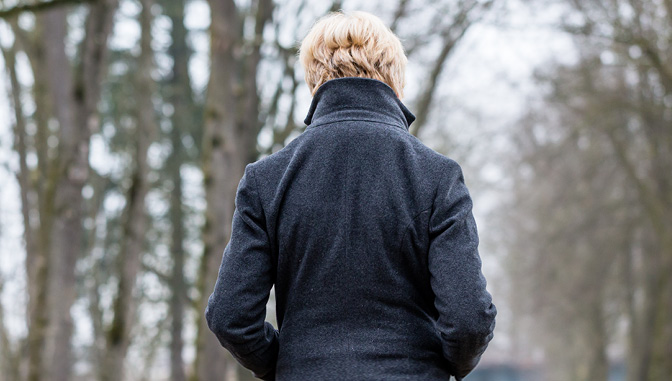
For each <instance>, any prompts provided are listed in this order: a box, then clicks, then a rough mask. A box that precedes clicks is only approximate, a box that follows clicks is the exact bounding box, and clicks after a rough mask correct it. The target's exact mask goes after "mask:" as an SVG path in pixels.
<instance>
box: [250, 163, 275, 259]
mask: <svg viewBox="0 0 672 381" xmlns="http://www.w3.org/2000/svg"><path fill="white" fill-rule="evenodd" d="M250 174H251V175H252V176H251V177H252V181H253V182H254V193H256V195H257V200H259V207H260V208H261V214H262V215H263V217H264V233H265V234H266V241H267V242H268V246H269V248H270V249H271V252H273V242H272V241H271V237H270V235H269V234H268V223H267V219H268V218H267V214H266V211H265V210H264V200H263V199H262V198H261V193H260V192H259V183H257V174H256V172H255V170H254V166H252V165H250Z"/></svg>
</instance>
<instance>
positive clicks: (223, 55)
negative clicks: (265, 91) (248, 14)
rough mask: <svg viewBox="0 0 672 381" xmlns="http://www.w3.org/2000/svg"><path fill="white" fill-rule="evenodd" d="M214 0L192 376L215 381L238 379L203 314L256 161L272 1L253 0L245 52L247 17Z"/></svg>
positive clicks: (228, 1)
mask: <svg viewBox="0 0 672 381" xmlns="http://www.w3.org/2000/svg"><path fill="white" fill-rule="evenodd" d="M209 3H210V9H211V17H212V20H211V24H210V49H211V66H210V67H211V72H210V80H209V82H208V94H207V100H206V105H205V121H204V123H205V130H204V135H203V165H202V168H203V176H204V187H205V197H206V204H207V208H206V222H205V227H204V231H203V241H204V252H203V258H202V262H201V268H200V274H199V285H198V286H199V291H200V300H199V303H198V311H197V312H198V314H199V315H198V320H197V322H198V332H197V339H196V340H197V341H196V351H197V352H196V364H195V373H194V377H193V379H195V380H213V379H218V378H221V377H222V375H227V379H230V380H235V379H237V367H236V366H235V361H234V360H233V358H232V357H231V355H230V354H229V353H228V352H227V351H226V350H224V349H223V348H222V347H221V345H220V344H219V342H218V341H217V339H216V337H215V335H213V334H212V333H211V332H210V330H209V329H208V327H207V325H206V322H205V319H204V317H203V314H204V310H205V306H206V304H207V300H208V297H209V296H210V294H211V293H212V290H213V288H214V284H215V281H216V279H217V274H218V270H219V265H220V263H221V260H222V253H223V252H224V248H225V247H226V244H227V242H228V239H229V235H230V231H231V221H232V219H233V209H234V199H235V195H236V189H237V186H238V182H239V180H240V178H241V177H242V175H243V171H244V169H245V165H246V164H247V163H249V162H251V161H254V160H256V157H257V155H258V152H257V148H256V140H257V135H258V134H259V130H260V128H261V125H260V123H259V96H258V90H257V67H258V64H259V61H260V52H259V49H260V46H261V43H262V41H263V36H262V35H263V29H264V26H265V25H266V22H267V21H269V20H270V19H271V16H272V10H273V4H272V1H270V0H260V1H258V2H253V3H254V5H256V9H254V13H253V14H254V15H255V16H256V17H255V25H254V30H255V36H254V40H253V41H252V42H251V45H252V47H251V49H250V52H249V53H247V55H244V56H243V55H242V53H241V52H242V51H244V50H243V48H242V45H243V44H244V41H243V35H242V29H243V28H242V25H241V24H240V21H241V20H242V19H243V18H242V17H241V15H240V12H239V11H238V9H237V8H236V4H235V2H234V1H233V0H226V1H218V0H217V1H216V0H212V1H210V2H209Z"/></svg>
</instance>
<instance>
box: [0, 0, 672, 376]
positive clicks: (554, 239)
mask: <svg viewBox="0 0 672 381" xmlns="http://www.w3.org/2000/svg"><path fill="white" fill-rule="evenodd" d="M338 9H344V10H365V11H370V12H373V13H375V14H376V15H378V16H380V17H381V18H382V19H383V20H384V21H385V22H386V23H387V24H388V25H390V26H391V28H392V29H393V30H394V31H395V32H396V33H397V34H398V35H399V36H400V38H401V39H402V42H403V44H404V46H405V49H406V51H407V54H408V56H409V68H408V76H407V88H406V97H405V98H404V99H403V101H404V103H405V104H406V105H407V106H408V107H409V108H410V109H411V111H413V112H414V113H415V115H416V116H417V120H416V121H415V123H414V124H413V125H412V127H411V133H413V134H414V135H416V136H417V137H418V138H419V139H421V140H422V141H423V142H424V143H425V144H427V145H429V146H430V147H432V148H434V149H436V150H437V151H439V152H441V153H443V154H445V155H447V156H449V157H451V158H453V159H455V160H456V161H458V162H459V163H460V164H461V165H462V166H463V168H464V173H465V181H466V183H467V186H468V187H469V189H470V191H471V193H472V198H473V199H474V213H475V215H476V221H477V224H478V227H479V233H480V236H481V245H480V247H479V248H480V254H481V256H482V259H483V271H484V273H485V275H486V278H487V279H488V289H489V291H490V292H491V293H492V295H493V301H494V302H495V304H496V306H497V307H498V311H499V314H498V317H497V319H498V320H497V327H496V330H495V337H494V339H493V341H492V342H491V344H490V347H489V349H488V350H487V351H486V353H485V355H484V356H483V358H482V360H481V362H480V364H479V366H478V367H477V368H476V370H475V371H474V372H473V373H472V374H471V375H470V376H468V377H467V378H466V380H468V381H479V380H481V381H488V380H490V381H495V380H497V381H500V380H501V381H517V380H549V381H555V380H558V381H584V380H585V381H602V380H605V381H606V380H609V381H615V380H624V381H625V380H627V381H650V380H653V381H667V380H671V379H672V1H671V0H585V1H583V0H582V1H579V0H534V1H532V0H437V1H428V0H393V1H389V0H388V1H383V0H372V1H367V2H363V1H345V0H344V1H333V2H330V1H305V0H275V1H274V0H238V1H234V0H211V1H204V0H89V1H87V0H45V1H37V0H2V1H0V48H1V50H2V58H0V69H1V70H2V75H1V76H0V88H1V90H0V379H1V380H10V381H13V380H31V381H33V380H57V381H60V380H105V381H107V380H109V381H113V380H175V381H179V380H187V379H189V380H204V381H209V380H221V379H226V380H231V381H235V380H241V381H244V380H251V379H252V377H251V374H250V373H249V372H248V371H246V370H244V369H243V368H240V367H239V366H238V365H237V364H236V362H235V361H234V360H233V359H232V358H231V357H230V356H229V355H228V354H227V352H226V351H225V350H224V349H222V348H221V347H220V345H219V343H218V342H217V340H216V338H215V336H214V335H213V334H211V333H210V331H209V330H208V329H207V327H206V325H205V320H204V318H203V311H204V308H205V303H206V300H207V297H208V296H209V294H210V293H211V292H212V289H213V286H214V281H215V279H216V276H217V271H218V267H219V263H220V260H221V255H222V252H223V250H224V247H225V245H226V244H227V242H228V237H229V233H230V232H229V230H230V227H231V219H232V213H233V200H234V196H235V190H236V187H237V185H238V181H239V180H240V178H241V176H242V173H243V168H244V167H245V164H247V163H249V162H252V161H255V160H257V159H259V158H260V157H263V156H264V155H268V154H270V153H273V152H275V151H277V150H279V149H281V148H282V147H283V146H284V145H286V144H287V143H288V142H290V141H291V140H292V139H294V138H295V137H296V136H298V135H299V134H301V133H302V131H303V128H304V124H303V118H304V117H305V115H306V113H307V111H308V106H309V104H310V100H311V97H310V93H309V91H308V89H307V87H306V85H305V84H304V83H303V71H302V68H301V67H300V66H299V65H298V62H297V56H296V54H297V46H298V43H299V42H300V40H301V39H302V37H303V36H304V35H305V34H306V33H307V31H308V29H309V28H310V26H311V24H312V23H313V22H314V21H315V19H316V18H318V17H320V16H322V15H324V14H326V13H327V12H328V11H330V10H338ZM274 315H275V313H274V310H273V300H271V301H270V303H269V310H268V319H269V320H270V321H273V320H274ZM372 318H373V319H375V316H372Z"/></svg>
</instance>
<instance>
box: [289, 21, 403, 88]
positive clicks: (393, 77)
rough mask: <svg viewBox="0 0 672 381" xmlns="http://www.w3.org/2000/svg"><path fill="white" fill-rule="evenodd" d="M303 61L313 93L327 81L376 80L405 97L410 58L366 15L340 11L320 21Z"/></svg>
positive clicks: (303, 52)
mask: <svg viewBox="0 0 672 381" xmlns="http://www.w3.org/2000/svg"><path fill="white" fill-rule="evenodd" d="M299 51H300V60H301V64H302V65H303V68H304V70H305V72H306V73H305V78H306V83H307V84H308V87H309V88H310V91H311V93H312V94H315V92H316V91H317V89H318V88H319V87H320V86H321V85H322V84H323V83H325V82H326V81H328V80H331V79H335V78H343V77H364V78H373V79H377V80H379V81H382V82H385V83H386V84H388V85H389V86H390V87H391V88H392V89H393V90H394V92H395V93H397V96H399V97H400V98H401V97H402V96H403V89H404V85H405V71H406V63H407V58H406V54H405V53H404V48H403V46H402V45H401V41H399V38H397V36H395V35H394V33H393V32H392V31H391V30H390V28H388V27H387V26H386V25H385V24H384V23H383V22H382V20H380V19H379V18H378V17H376V16H374V15H372V14H370V13H366V12H360V11H357V12H350V13H345V12H336V13H330V14H328V15H327V16H324V17H322V18H321V19H319V20H318V21H317V22H316V23H315V25H314V26H313V28H312V29H311V30H310V32H308V35H307V36H306V37H305V38H304V39H303V42H302V43H301V48H300V49H299Z"/></svg>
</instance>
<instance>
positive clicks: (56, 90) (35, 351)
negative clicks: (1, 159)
mask: <svg viewBox="0 0 672 381" xmlns="http://www.w3.org/2000/svg"><path fill="white" fill-rule="evenodd" d="M116 5H117V3H116V1H113V0H105V1H99V2H97V3H96V4H95V5H93V6H91V8H90V12H89V14H88V17H87V22H86V26H85V30H86V36H85V38H84V39H83V40H82V41H81V43H80V44H79V46H78V56H77V59H76V60H75V61H74V62H73V60H71V59H70V57H68V54H67V53H66V49H65V48H66V47H65V40H66V35H67V22H66V16H67V13H68V10H67V8H52V9H49V10H46V11H44V12H43V13H41V14H38V15H36V21H35V27H34V28H33V29H32V30H24V29H22V28H20V27H19V26H18V23H17V22H16V20H15V19H14V20H10V25H11V26H12V32H13V33H14V39H15V47H14V48H12V49H15V50H13V52H10V53H9V55H10V56H11V55H12V54H15V52H16V51H18V50H20V51H22V52H23V53H25V54H26V55H27V57H28V59H29V61H30V65H31V68H32V71H33V77H34V84H33V89H32V90H33V95H34V97H33V98H34V101H35V112H34V114H33V115H31V116H29V115H25V114H23V111H22V109H21V108H20V106H19V107H18V108H17V109H15V118H16V120H15V123H16V125H17V128H16V132H17V134H18V135H17V137H16V139H17V149H18V150H19V151H20V152H24V153H25V154H24V155H20V156H22V157H21V158H20V161H21V165H20V170H19V173H18V177H19V179H20V182H19V184H20V186H21V192H22V199H23V200H25V205H23V213H24V223H26V225H25V229H26V235H25V239H26V248H27V252H26V272H27V274H28V280H27V284H28V288H29V290H28V293H29V299H30V302H29V305H28V313H27V316H28V317H29V333H28V338H27V355H28V356H26V357H25V359H27V367H28V369H27V372H28V379H30V380H40V379H44V378H46V377H49V378H50V379H55V380H65V379H69V378H70V374H71V366H72V350H71V343H70V338H71V336H72V330H73V322H72V316H71V315H70V308H71V306H72V305H73V303H74V301H75V297H76V290H75V286H76V278H75V264H76V262H77V260H78V258H79V257H80V256H81V254H82V252H83V250H82V242H83V239H84V237H83V230H82V205H83V198H82V188H83V186H84V184H85V182H86V180H87V178H88V169H89V165H88V154H89V138H90V136H91V133H92V132H93V131H95V130H96V129H97V128H98V110H97V104H98V100H99V99H100V82H101V80H102V78H103V76H104V72H105V70H104V68H105V64H106V62H105V57H106V51H107V46H106V42H107V37H108V36H109V34H110V31H111V28H112V16H113V15H114V10H115V9H116ZM10 16H11V14H10ZM12 61H13V59H12ZM73 67H76V68H77V70H73ZM9 69H10V70H14V69H13V68H9ZM11 76H12V75H11V73H10V77H11ZM12 82H14V81H12ZM13 85H15V86H16V87H14V86H13V90H12V91H13V101H14V102H13V104H14V105H19V104H21V103H22V100H21V93H22V89H21V87H20V85H19V84H18V82H15V83H14V84H13ZM28 123H30V125H31V126H32V125H34V126H35V127H36V129H37V132H36V134H35V136H34V137H33V139H31V140H32V145H31V146H28V144H29V143H28V140H29V137H28V136H27V135H28V134H26V127H27V126H28ZM29 155H30V156H31V157H32V155H34V156H36V157H37V166H36V167H34V168H30V167H29V166H28V162H27V161H28V157H29ZM24 171H27V172H24ZM47 369H48V370H49V371H48V372H47V371H46V370H47Z"/></svg>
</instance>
